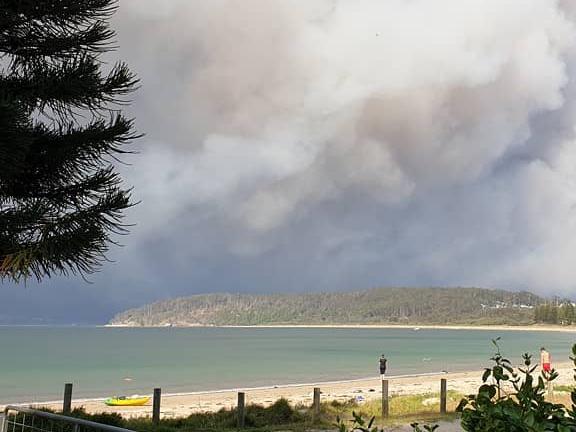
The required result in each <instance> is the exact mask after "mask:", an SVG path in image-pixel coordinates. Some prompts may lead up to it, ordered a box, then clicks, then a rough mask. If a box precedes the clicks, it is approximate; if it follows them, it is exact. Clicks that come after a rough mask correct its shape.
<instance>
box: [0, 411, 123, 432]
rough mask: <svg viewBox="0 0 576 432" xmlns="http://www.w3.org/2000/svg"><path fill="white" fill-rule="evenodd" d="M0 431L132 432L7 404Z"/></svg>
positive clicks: (0, 423)
mask: <svg viewBox="0 0 576 432" xmlns="http://www.w3.org/2000/svg"><path fill="white" fill-rule="evenodd" d="M0 427H1V429H0V432H101V431H102V432H133V431H131V430H130V429H124V428H120V427H116V426H111V425H105V424H101V423H96V422H92V421H88V420H83V419H78V418H74V417H67V416H63V415H59V414H53V413H50V412H45V411H39V410H35V409H31V408H24V407H16V406H7V407H6V408H5V409H4V419H3V422H1V421H0Z"/></svg>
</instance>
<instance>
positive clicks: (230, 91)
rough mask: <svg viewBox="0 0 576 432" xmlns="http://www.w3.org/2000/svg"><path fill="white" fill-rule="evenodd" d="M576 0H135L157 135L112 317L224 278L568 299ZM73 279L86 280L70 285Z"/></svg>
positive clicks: (132, 27) (130, 24)
mask: <svg viewBox="0 0 576 432" xmlns="http://www.w3.org/2000/svg"><path fill="white" fill-rule="evenodd" d="M575 24H576V6H575V5H574V2H572V1H570V0H563V1H559V0H558V1H557V0H438V1H434V2H430V1H424V0H392V1H386V2H377V1H372V0H354V1H352V0H332V1H330V0H313V1H308V0H307V1H303V0H302V1H296V2H294V1H293V2H286V1H284V0H260V1H258V0H256V1H245V0H201V1H194V2H191V1H188V0H170V1H163V2H157V1H154V0H125V1H123V2H122V4H121V8H120V11H119V13H118V15H117V16H116V18H115V20H114V25H115V27H116V28H117V29H118V33H119V44H120V46H121V48H120V50H119V53H118V56H119V57H120V58H123V59H126V60H127V61H128V62H129V64H130V65H131V66H132V67H133V68H134V69H135V70H136V71H137V72H138V73H139V75H140V77H141V78H142V89H141V90H140V92H139V93H138V95H137V96H136V98H135V100H134V103H133V105H132V108H131V110H132V112H133V114H134V115H135V117H136V118H137V121H138V126H139V128H140V129H141V130H143V131H145V132H146V133H147V136H146V138H145V139H144V140H142V141H141V143H140V147H141V154H140V155H139V156H137V157H135V158H132V159H131V162H133V164H134V165H133V166H132V167H129V168H124V171H125V175H126V177H127V179H128V181H129V182H131V183H132V184H134V186H135V188H136V194H137V196H138V198H140V199H142V204H141V205H140V206H139V207H138V208H136V209H135V210H134V212H133V213H132V214H131V215H130V219H131V220H132V221H136V222H137V224H138V225H137V227H136V228H135V229H134V230H133V233H132V235H131V236H130V237H127V238H126V239H124V243H126V244H127V246H126V247H125V248H123V249H121V250H117V251H115V252H114V258H115V260H116V261H117V263H116V264H113V265H110V266H108V267H106V269H105V270H104V272H103V273H102V274H101V275H98V276H95V277H94V281H95V285H94V289H95V290H97V291H98V292H99V293H100V295H101V298H102V299H103V300H102V302H104V303H105V304H106V306H103V308H107V310H113V309H118V308H120V307H123V306H125V305H129V304H138V303H141V302H144V301H149V300H151V299H154V298H160V297H168V296H171V295H182V294H188V293H196V292H210V291H253V292H270V291H280V290H282V291H287V290H294V291H296V290H297V291H310V290H329V289H345V288H363V287H368V286H375V285H476V286H490V287H502V288H511V289H521V288H526V289H530V290H534V291H537V292H539V293H558V294H567V295H570V294H572V293H573V292H574V281H575V280H576V267H575V266H573V265H572V263H571V261H572V257H573V256H574V254H575V253H576V219H575V217H574V216H575V214H574V213H575V210H574V209H575V208H576V207H575V204H576V188H575V186H576V184H575V179H576V177H575V174H576V173H575V171H576V147H575V146H574V126H575V124H574V123H575V122H574V119H575V114H576V109H575V102H574V100H575V99H574V95H575V94H576V82H575V75H574V72H575V70H576V28H575ZM65 283H66V284H69V283H71V282H65Z"/></svg>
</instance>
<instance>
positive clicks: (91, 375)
mask: <svg viewBox="0 0 576 432" xmlns="http://www.w3.org/2000/svg"><path fill="white" fill-rule="evenodd" d="M499 336H500V337H501V338H502V340H501V345H502V347H503V352H504V354H506V355H508V356H510V358H511V360H513V361H515V362H519V361H520V355H521V354H522V353H523V352H532V353H534V354H537V352H538V350H539V348H540V346H546V347H547V348H548V349H549V350H550V352H551V353H552V356H553V360H555V361H568V356H569V350H570V347H571V345H572V343H574V342H576V334H571V333H555V332H519V331H483V330H428V329H421V330H418V331H415V330H412V329H328V328H322V329H313V328H274V329H271V328H157V329H153V328H100V327H59V328H56V327H54V328H51V327H0V403H8V402H10V403H16V402H40V401H49V400H57V399H59V398H61V394H62V390H63V387H64V383H66V382H72V383H74V397H75V398H90V397H104V396H108V395H114V394H134V393H139V394H149V393H151V392H152V389H153V388H154V387H161V388H162V391H163V392H164V393H179V392H195V391H203V390H218V389H231V388H249V387H258V386H268V385H280V384H290V383H310V382H322V381H333V380H346V379H355V378H365V377H375V376H377V374H378V357H379V356H380V354H381V353H385V354H386V356H387V357H388V359H389V362H388V364H389V375H391V376H392V375H406V374H421V373H429V372H439V371H442V370H448V371H461V370H470V369H479V371H480V368H481V367H482V366H485V365H487V364H489V361H488V359H489V358H490V356H491V354H492V353H493V348H494V347H493V345H492V344H491V339H493V338H496V337H499ZM479 373H480V372H479Z"/></svg>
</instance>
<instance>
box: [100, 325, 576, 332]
mask: <svg viewBox="0 0 576 432" xmlns="http://www.w3.org/2000/svg"><path fill="white" fill-rule="evenodd" d="M102 327H106V328H255V329H257V328H271V329H274V328H278V329H282V328H287V329H289V328H310V329H314V328H318V329H323V328H326V329H412V330H484V331H492V330H497V331H498V330H500V331H541V332H562V333H576V326H569V327H567V326H555V325H538V324H534V325H521V326H514V325H457V324H454V325H451V324H447V325H433V324H412V325H408V324H399V325H396V324H262V325H200V324H172V325H153V326H138V325H131V324H105V325H103V326H102Z"/></svg>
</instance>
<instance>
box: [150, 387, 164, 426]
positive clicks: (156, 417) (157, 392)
mask: <svg viewBox="0 0 576 432" xmlns="http://www.w3.org/2000/svg"><path fill="white" fill-rule="evenodd" d="M161 398H162V389H159V388H155V389H154V399H153V400H152V423H154V424H155V425H156V426H158V424H159V423H160V400H161Z"/></svg>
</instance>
